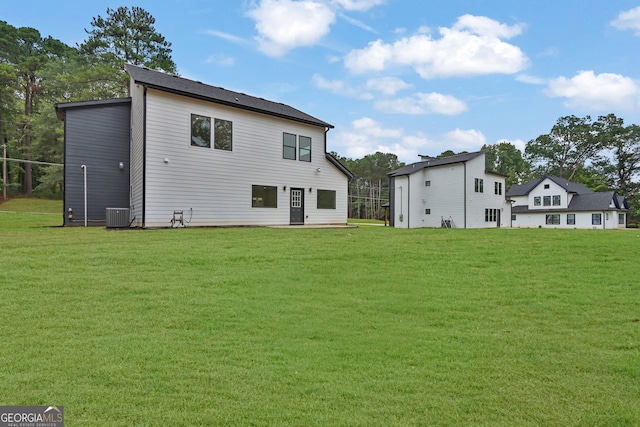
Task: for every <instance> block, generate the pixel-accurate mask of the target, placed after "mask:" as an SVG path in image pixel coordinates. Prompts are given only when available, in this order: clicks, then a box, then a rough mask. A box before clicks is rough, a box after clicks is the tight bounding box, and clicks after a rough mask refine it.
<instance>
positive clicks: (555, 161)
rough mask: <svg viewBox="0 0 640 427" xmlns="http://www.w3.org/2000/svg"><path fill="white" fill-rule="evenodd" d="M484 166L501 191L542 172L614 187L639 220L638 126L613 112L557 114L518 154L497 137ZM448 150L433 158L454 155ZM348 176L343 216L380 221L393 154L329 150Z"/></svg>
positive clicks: (597, 187) (394, 164)
mask: <svg viewBox="0 0 640 427" xmlns="http://www.w3.org/2000/svg"><path fill="white" fill-rule="evenodd" d="M482 150H485V151H486V168H487V169H488V170H492V171H495V172H498V173H500V174H503V175H505V177H506V185H507V189H509V188H510V187H511V186H512V185H514V184H523V183H525V182H528V181H530V180H532V179H537V178H541V177H543V176H545V175H550V176H557V177H560V178H565V179H567V180H569V181H573V182H579V183H582V184H584V185H585V186H587V187H589V188H590V189H592V190H594V191H615V192H616V193H617V194H618V195H621V196H625V197H626V198H627V200H628V202H629V208H630V209H629V218H630V219H631V221H632V222H637V221H638V220H639V219H640V195H639V194H638V190H639V189H640V126H638V125H635V124H632V125H625V124H624V120H623V119H622V118H619V117H617V116H616V115H614V114H609V115H606V116H599V117H598V119H597V120H592V119H591V117H590V116H585V117H577V116H574V115H571V116H565V117H561V118H559V119H558V120H557V122H556V123H555V125H553V126H552V128H551V130H550V131H549V133H547V134H543V135H540V136H538V137H537V138H535V139H532V140H530V141H529V142H527V144H526V147H525V150H524V153H523V152H521V151H520V150H519V149H518V148H516V146H515V145H514V144H512V143H511V142H508V141H503V142H500V143H497V144H493V145H486V144H485V145H483V146H482ZM463 153H465V151H463V152H459V153H456V152H454V151H451V150H446V151H444V152H442V153H440V154H439V155H438V156H437V157H438V158H441V157H448V156H453V155H456V154H463ZM332 154H333V155H334V156H335V157H336V158H337V159H338V160H339V161H340V162H341V163H342V164H343V165H344V166H345V167H347V168H348V169H349V170H350V171H351V172H352V173H353V174H354V178H353V179H352V180H351V182H350V184H349V215H350V217H353V218H376V219H382V218H383V215H384V212H383V210H382V209H381V207H382V206H383V205H384V204H386V203H388V202H389V180H388V177H387V174H388V173H389V172H391V171H393V170H395V169H398V168H400V167H402V166H404V163H402V162H399V161H398V158H397V156H396V155H394V154H390V153H380V152H378V153H375V154H371V155H367V156H365V157H364V158H362V159H356V160H354V159H350V158H345V157H342V156H339V155H338V154H337V153H332Z"/></svg>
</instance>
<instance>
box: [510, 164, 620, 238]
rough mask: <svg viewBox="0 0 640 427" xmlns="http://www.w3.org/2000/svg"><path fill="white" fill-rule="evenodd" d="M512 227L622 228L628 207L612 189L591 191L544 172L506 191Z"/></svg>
mask: <svg viewBox="0 0 640 427" xmlns="http://www.w3.org/2000/svg"><path fill="white" fill-rule="evenodd" d="M507 197H508V198H509V200H510V201H511V202H512V204H513V206H512V208H511V215H512V218H511V220H512V226H513V227H552V228H598V229H611V228H625V227H626V222H627V219H626V214H627V211H628V209H629V206H628V204H627V201H626V199H625V198H624V197H621V196H617V195H616V194H615V192H613V191H606V192H594V191H592V190H590V189H589V188H587V187H585V186H584V185H582V184H579V183H575V182H570V181H567V180H566V179H564V178H558V177H553V176H545V177H543V178H540V179H537V180H533V181H530V182H527V183H526V184H522V185H514V186H512V187H511V188H510V189H509V191H508V192H507Z"/></svg>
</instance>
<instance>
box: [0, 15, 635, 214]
mask: <svg viewBox="0 0 640 427" xmlns="http://www.w3.org/2000/svg"><path fill="white" fill-rule="evenodd" d="M154 24H155V19H154V18H153V16H151V14H149V13H148V12H147V11H145V10H144V9H142V8H139V7H132V8H127V7H119V8H118V9H110V8H108V9H107V11H106V15H105V17H102V16H97V17H95V18H93V19H92V21H91V22H90V28H89V29H85V32H86V35H87V38H86V40H85V41H84V42H82V43H80V44H77V45H76V46H68V45H66V44H65V43H63V42H61V41H60V40H57V39H55V38H53V37H51V36H46V37H43V36H42V35H41V34H40V32H39V31H38V30H37V29H34V28H29V27H21V28H16V27H14V26H12V25H10V24H8V23H7V22H5V21H0V147H2V148H4V149H6V152H7V155H6V157H8V158H12V159H16V160H19V161H15V162H14V161H12V162H10V163H9V164H8V170H7V174H6V175H7V180H6V184H7V188H8V189H9V192H10V194H24V195H27V196H30V195H32V194H34V195H37V196H41V197H61V196H62V185H63V184H62V182H63V168H62V167H61V166H57V165H60V164H61V163H62V162H63V161H64V159H63V155H64V153H63V149H64V147H63V124H62V122H61V121H59V120H58V119H57V117H56V115H55V108H54V105H55V104H56V103H59V102H73V101H85V100H100V99H110V98H119V97H125V96H127V95H128V77H127V75H126V73H125V72H124V64H125V63H131V64H134V65H142V66H145V67H148V68H151V69H155V70H161V71H165V72H168V73H174V74H175V73H176V72H177V67H176V64H175V63H174V62H173V60H172V59H171V52H172V51H171V43H170V42H168V41H167V40H165V38H164V37H163V36H162V35H161V34H160V33H158V32H157V31H156V29H155V27H154ZM482 149H483V150H486V152H487V155H486V159H487V169H490V170H494V171H496V172H499V173H502V174H504V175H505V176H506V182H507V187H510V186H511V185H513V184H521V183H524V182H527V181H529V180H531V179H535V178H539V177H542V176H544V175H553V176H558V177H562V178H566V179H568V180H571V181H575V182H580V183H582V184H585V185H586V186H587V187H589V188H591V189H592V190H594V191H604V190H614V191H616V192H617V193H618V194H619V195H623V196H625V197H627V200H628V201H629V203H630V217H631V218H632V219H634V220H635V221H637V220H638V218H639V217H640V196H639V195H638V189H639V187H640V172H639V169H640V127H639V126H638V125H635V124H631V125H625V123H624V120H623V119H622V118H619V117H617V116H615V115H614V114H609V115H606V116H600V117H598V118H597V119H596V120H592V119H591V117H590V116H585V117H577V116H573V115H571V116H565V117H561V118H559V119H558V121H557V122H556V123H555V125H553V126H552V128H551V130H550V131H549V133H547V134H544V135H540V136H538V137H537V138H535V139H532V140H530V141H529V142H527V144H526V148H525V150H524V153H522V152H521V151H520V150H518V149H517V148H516V147H515V145H514V144H512V143H510V142H508V141H504V142H500V143H497V144H493V145H484V146H483V147H482ZM0 153H2V151H0ZM332 154H333V155H334V157H336V158H337V159H338V160H339V161H340V162H341V163H342V164H343V165H344V166H345V167H347V168H348V169H349V170H350V171H351V172H352V173H353V174H354V178H353V179H352V180H351V181H350V183H349V216H350V217H355V218H382V217H383V215H384V209H383V206H384V205H385V204H386V203H388V202H389V179H388V176H387V174H388V173H389V172H391V171H393V170H395V169H398V168H400V167H402V166H404V163H402V162H400V161H399V160H398V157H397V156H396V155H395V154H392V153H381V152H376V153H374V154H369V155H366V156H364V157H363V158H361V159H350V158H346V157H343V156H340V155H339V154H337V153H332ZM454 154H460V153H455V152H453V151H451V150H447V151H444V152H443V153H441V154H440V155H439V156H438V157H445V156H449V155H454ZM2 179H3V177H0V180H2ZM3 184H4V182H3Z"/></svg>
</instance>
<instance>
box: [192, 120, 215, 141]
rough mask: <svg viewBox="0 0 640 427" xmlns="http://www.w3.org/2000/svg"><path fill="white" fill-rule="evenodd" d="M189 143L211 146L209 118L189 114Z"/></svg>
mask: <svg viewBox="0 0 640 427" xmlns="http://www.w3.org/2000/svg"><path fill="white" fill-rule="evenodd" d="M191 145H192V146H194V147H204V148H211V118H210V117H205V116H200V115H198V114H192V115H191Z"/></svg>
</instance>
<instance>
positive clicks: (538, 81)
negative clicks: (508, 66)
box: [516, 74, 548, 85]
mask: <svg viewBox="0 0 640 427" xmlns="http://www.w3.org/2000/svg"><path fill="white" fill-rule="evenodd" d="M516 80H517V81H519V82H521V83H527V84H530V85H546V84H547V83H548V80H547V79H543V78H542V77H537V76H530V75H528V74H519V75H517V76H516Z"/></svg>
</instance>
